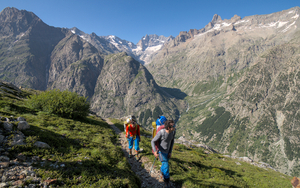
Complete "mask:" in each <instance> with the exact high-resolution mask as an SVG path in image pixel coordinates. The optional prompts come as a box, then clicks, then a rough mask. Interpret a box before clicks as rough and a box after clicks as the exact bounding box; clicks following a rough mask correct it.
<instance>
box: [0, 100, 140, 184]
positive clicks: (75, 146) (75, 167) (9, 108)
mask: <svg viewBox="0 0 300 188" xmlns="http://www.w3.org/2000/svg"><path fill="white" fill-rule="evenodd" d="M0 102H1V103H0V104H1V105H0V116H2V117H3V116H11V115H12V116H14V117H18V116H22V117H24V118H25V119H26V121H27V122H28V123H29V124H30V126H31V128H30V130H27V131H22V132H23V133H24V134H25V136H26V145H23V146H13V147H12V149H11V150H10V152H9V153H10V155H9V157H10V158H12V159H13V158H14V157H15V156H16V155H18V154H19V153H22V154H24V155H26V156H30V157H33V156H38V157H39V158H40V160H39V161H37V162H35V163H34V164H33V165H34V166H35V167H37V168H38V169H37V170H36V172H37V175H38V176H39V177H41V178H42V180H46V179H47V178H48V177H51V179H57V180H58V181H57V183H56V184H55V185H54V186H59V187H140V185H141V182H140V180H139V178H138V177H137V176H136V175H135V174H134V172H133V171H132V170H131V168H130V165H129V163H128V162H127V160H126V158H125V157H124V154H123V152H122V150H121V147H120V146H117V143H116V142H117V135H116V134H115V133H114V131H113V130H112V129H111V128H110V126H109V125H108V124H107V123H106V122H104V121H102V120H101V119H100V118H97V117H94V116H89V117H86V118H83V119H81V120H73V119H67V118H62V117H59V116H56V115H53V114H49V113H45V112H41V111H33V110H30V109H28V108H27V107H26V106H25V105H24V104H25V103H24V100H17V99H14V98H11V97H10V98H9V97H6V96H2V97H1V98H0ZM0 124H1V123H0ZM15 126H16V125H15ZM14 129H15V127H14ZM35 141H42V142H46V143H47V144H48V145H50V147H51V148H50V149H43V148H37V147H35V146H33V144H34V143H35Z"/></svg>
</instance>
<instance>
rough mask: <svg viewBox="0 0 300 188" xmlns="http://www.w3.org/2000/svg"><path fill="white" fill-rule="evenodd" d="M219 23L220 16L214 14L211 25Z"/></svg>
mask: <svg viewBox="0 0 300 188" xmlns="http://www.w3.org/2000/svg"><path fill="white" fill-rule="evenodd" d="M219 21H222V18H221V16H219V15H217V14H215V15H214V17H213V18H212V20H211V23H212V24H216V23H217V22H219Z"/></svg>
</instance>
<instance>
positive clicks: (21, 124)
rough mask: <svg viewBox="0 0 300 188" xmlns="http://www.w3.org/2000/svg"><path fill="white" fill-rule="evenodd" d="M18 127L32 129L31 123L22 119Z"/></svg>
mask: <svg viewBox="0 0 300 188" xmlns="http://www.w3.org/2000/svg"><path fill="white" fill-rule="evenodd" d="M18 129H19V130H26V129H30V125H29V124H28V123H27V122H26V121H20V122H19V123H18Z"/></svg>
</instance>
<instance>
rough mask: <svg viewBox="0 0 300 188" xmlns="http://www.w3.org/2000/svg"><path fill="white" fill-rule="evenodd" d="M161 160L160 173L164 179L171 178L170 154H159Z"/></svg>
mask: <svg viewBox="0 0 300 188" xmlns="http://www.w3.org/2000/svg"><path fill="white" fill-rule="evenodd" d="M158 154H159V160H160V161H161V167H160V171H161V172H162V174H163V176H164V179H169V178H170V171H169V158H168V154H166V153H162V152H159V153H158Z"/></svg>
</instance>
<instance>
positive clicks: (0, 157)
mask: <svg viewBox="0 0 300 188" xmlns="http://www.w3.org/2000/svg"><path fill="white" fill-rule="evenodd" d="M9 160H10V159H9V158H8V157H7V156H3V155H2V156H0V161H9Z"/></svg>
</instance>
